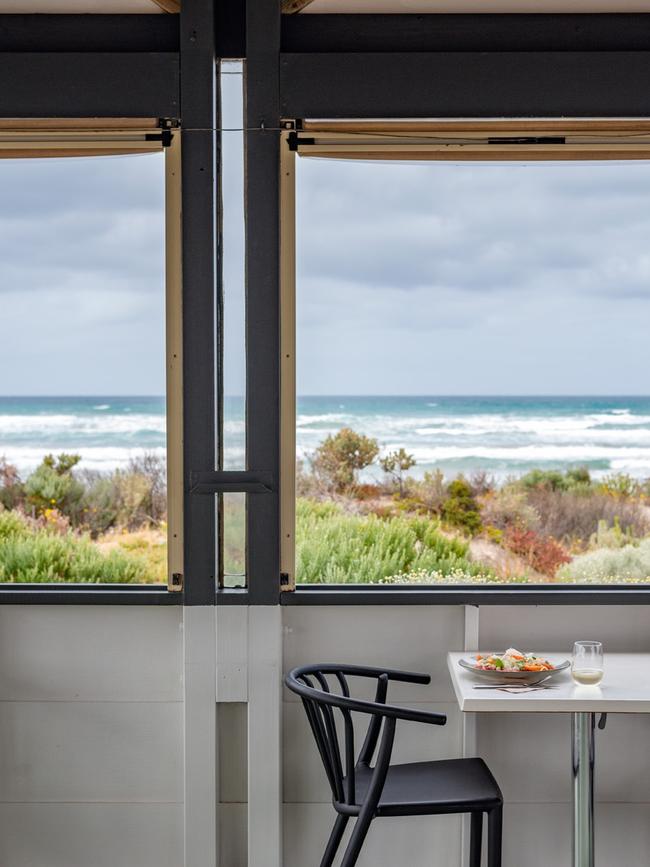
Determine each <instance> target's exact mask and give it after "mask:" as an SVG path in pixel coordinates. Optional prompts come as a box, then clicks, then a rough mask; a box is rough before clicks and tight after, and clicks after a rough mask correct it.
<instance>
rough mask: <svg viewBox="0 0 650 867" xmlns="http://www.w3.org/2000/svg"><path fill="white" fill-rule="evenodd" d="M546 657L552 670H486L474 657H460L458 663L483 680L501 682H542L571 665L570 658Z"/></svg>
mask: <svg viewBox="0 0 650 867" xmlns="http://www.w3.org/2000/svg"><path fill="white" fill-rule="evenodd" d="M546 659H548V661H549V662H552V663H553V665H554V666H555V668H552V669H551V670H550V671H501V670H500V669H496V670H495V671H485V670H484V669H482V668H476V660H475V659H474V658H473V657H470V658H468V659H459V660H458V664H459V665H460V667H461V668H464V669H465V670H466V671H470V672H471V673H472V674H475V675H477V677H479V678H481V679H483V680H495V681H498V682H499V683H508V682H512V683H540V681H542V680H546V679H547V678H549V677H555V675H556V674H560V672H562V671H566V670H567V668H570V666H571V661H570V660H568V659H554V658H553V657H546Z"/></svg>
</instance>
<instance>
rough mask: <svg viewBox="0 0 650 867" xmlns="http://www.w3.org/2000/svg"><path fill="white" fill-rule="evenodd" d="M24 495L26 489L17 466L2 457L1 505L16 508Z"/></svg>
mask: <svg viewBox="0 0 650 867" xmlns="http://www.w3.org/2000/svg"><path fill="white" fill-rule="evenodd" d="M24 497H25V491H24V488H23V484H22V481H21V478H20V474H19V473H18V469H17V467H15V466H14V465H13V464H10V463H9V461H8V460H7V459H6V458H4V457H0V506H4V508H5V509H15V508H17V507H18V506H19V505H20V504H21V503H22V502H23V500H24Z"/></svg>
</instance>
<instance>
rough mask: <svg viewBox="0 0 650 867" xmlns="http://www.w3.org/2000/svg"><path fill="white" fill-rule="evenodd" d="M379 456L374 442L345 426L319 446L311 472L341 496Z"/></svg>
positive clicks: (377, 446)
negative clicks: (361, 471) (360, 472)
mask: <svg viewBox="0 0 650 867" xmlns="http://www.w3.org/2000/svg"><path fill="white" fill-rule="evenodd" d="M378 454H379V445H378V443H377V440H375V439H371V438H370V437H366V436H364V435H363V434H358V433H355V431H353V430H350V428H348V427H344V428H342V429H341V430H340V431H339V432H338V433H336V434H333V435H330V436H328V437H327V438H326V439H325V440H323V442H322V443H321V444H320V445H319V446H318V448H317V449H316V452H315V454H314V457H313V459H312V469H313V472H314V474H315V475H316V476H318V477H320V478H321V480H322V481H323V482H324V484H325V485H327V486H329V487H330V488H331V489H332V490H334V491H336V492H337V493H343V492H344V491H346V490H348V489H349V488H351V487H352V486H353V485H354V484H355V483H356V481H357V478H358V474H359V471H360V470H363V469H365V468H366V467H369V466H370V464H372V462H373V461H374V460H375V458H376V457H377V455H378Z"/></svg>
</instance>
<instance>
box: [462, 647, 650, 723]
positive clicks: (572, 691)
mask: <svg viewBox="0 0 650 867" xmlns="http://www.w3.org/2000/svg"><path fill="white" fill-rule="evenodd" d="M538 655H539V656H548V657H549V658H551V659H562V658H565V659H566V658H568V656H569V655H568V654H562V653H557V652H555V651H550V650H549V651H539V653H538ZM470 656H472V652H471V651H467V652H465V653H449V654H448V655H447V662H448V665H449V672H450V675H451V680H452V683H453V685H454V692H455V693H456V698H457V699H458V704H459V706H460V709H461V710H462V711H472V712H479V713H484V712H493V713H508V712H512V713H535V712H539V713H581V712H588V713H650V653H606V654H605V675H604V677H603V679H602V681H601V682H600V684H599V685H598V686H579V685H577V684H575V683H574V682H573V679H572V678H571V672H570V670H569V669H567V671H563V672H560V673H559V674H557V675H556V676H555V677H554V678H553V680H552V681H549V682H550V683H552V684H553V685H554V688H553V689H540V690H537V691H535V692H523V693H521V694H515V693H509V692H502V691H500V690H498V689H475V688H474V686H475V685H476V684H487V683H488V681H487V680H485V679H484V678H481V679H479V677H478V676H475V675H473V674H472V673H471V672H469V671H466V670H465V669H463V668H461V667H460V666H459V665H458V660H459V659H462V658H463V657H470Z"/></svg>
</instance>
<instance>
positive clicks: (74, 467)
mask: <svg viewBox="0 0 650 867" xmlns="http://www.w3.org/2000/svg"><path fill="white" fill-rule="evenodd" d="M27 123H29V122H26V124H27ZM93 126H94V127H96V126H97V122H96V121H95V122H93ZM0 157H4V159H0V178H1V182H2V189H3V196H2V201H1V202H0V223H1V224H2V238H1V240H0V259H1V261H2V275H3V276H2V292H3V302H2V311H3V316H2V321H3V335H4V336H3V341H2V345H1V346H0V503H1V504H2V505H1V506H0V581H1V582H15V583H33V582H42V583H57V582H66V583H101V584H104V583H108V584H165V583H167V577H168V565H167V527H168V523H169V521H171V525H172V526H171V527H170V533H171V537H172V543H171V546H170V548H171V556H172V557H174V556H175V557H177V556H178V554H177V553H174V552H175V551H177V549H178V545H179V543H180V541H182V539H181V528H180V525H179V523H178V521H176V520H175V515H172V514H170V515H169V516H168V502H167V487H168V485H167V464H168V460H167V458H168V449H167V421H166V399H165V392H166V361H165V358H166V348H165V347H166V340H165V332H166V304H165V283H166V279H165V171H166V169H165V153H164V151H163V142H162V135H161V133H160V130H159V129H156V127H155V126H154V125H153V122H146V121H145V122H138V123H137V124H136V123H135V122H134V123H130V122H125V123H124V124H120V125H118V123H117V122H115V123H109V124H107V125H106V129H104V130H102V131H97V130H96V129H93V130H90V129H84V128H83V125H80V124H76V125H75V126H74V127H73V126H71V125H70V124H69V125H67V126H66V127H62V128H53V127H52V125H49V126H47V122H46V126H45V127H44V126H43V125H41V127H39V125H38V124H35V123H32V124H31V126H29V127H26V128H24V129H7V128H3V129H2V130H0ZM168 192H169V191H168ZM167 231H168V236H167V247H168V254H169V259H170V262H171V263H172V264H170V263H169V262H168V274H167V278H168V279H167V284H168V290H169V293H170V297H171V295H172V294H173V292H174V291H175V287H174V279H173V275H172V271H173V267H174V266H173V259H174V257H173V252H174V251H173V250H172V249H171V247H173V245H174V242H173V237H174V229H173V227H169V226H168V227H167ZM175 305H176V300H174V299H172V301H171V303H170V304H168V305H167V316H168V318H169V322H168V329H167V330H168V334H169V343H170V346H171V347H172V349H174V351H175V352H178V351H179V347H178V345H176V337H175V336H174V335H175V333H176V332H175V329H176V328H177V325H178V315H177V314H178V311H177V310H176V309H175ZM168 367H169V371H168V374H169V376H170V377H171V378H172V380H173V378H174V377H175V376H177V375H179V371H178V370H177V366H176V361H175V360H174V358H173V357H171V358H170V364H169V365H168ZM178 424H179V419H178V418H174V419H173V421H172V427H173V428H174V429H175V430H176V429H177V427H178ZM174 449H175V447H171V448H170V461H169V463H170V467H169V470H170V475H173V477H174V478H173V479H170V481H171V483H172V487H175V486H176V484H177V481H178V478H177V477H178V467H177V466H176V465H175V462H176V457H175V456H174V457H172V452H174ZM172 465H173V466H172ZM171 499H172V498H171V497H170V501H171ZM175 499H176V500H177V497H175ZM174 508H176V509H177V504H176V506H174V507H173V508H172V507H171V506H170V513H171V512H173V510H174Z"/></svg>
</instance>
